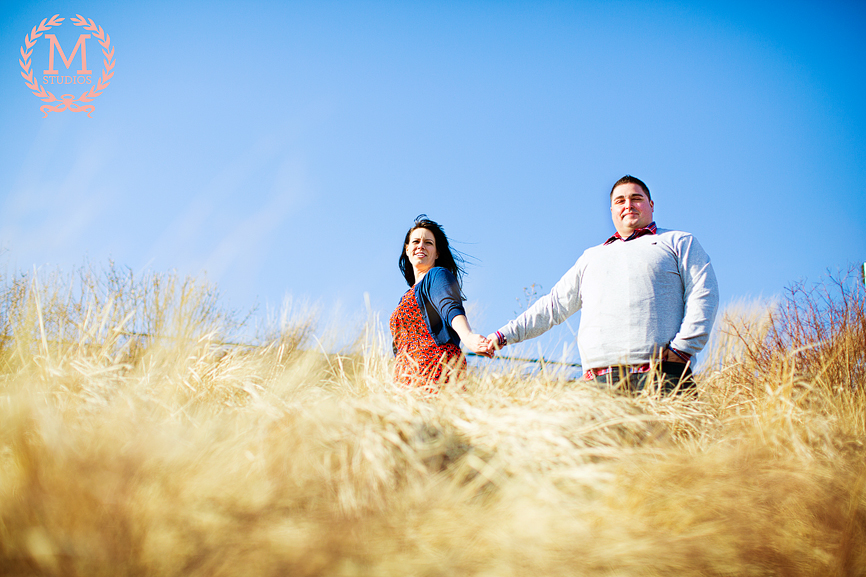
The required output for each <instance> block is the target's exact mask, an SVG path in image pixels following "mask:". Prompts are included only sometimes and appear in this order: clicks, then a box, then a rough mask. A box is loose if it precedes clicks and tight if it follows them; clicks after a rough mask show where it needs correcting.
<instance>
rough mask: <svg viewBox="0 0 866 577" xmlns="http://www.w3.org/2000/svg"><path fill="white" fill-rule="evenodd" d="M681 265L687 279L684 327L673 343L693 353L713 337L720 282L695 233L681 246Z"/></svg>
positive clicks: (679, 264)
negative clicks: (694, 235) (711, 332)
mask: <svg viewBox="0 0 866 577" xmlns="http://www.w3.org/2000/svg"><path fill="white" fill-rule="evenodd" d="M678 266H679V269H680V271H679V272H680V278H681V279H682V281H683V303H684V305H685V310H684V313H683V322H682V323H681V324H680V330H679V331H678V332H677V334H676V336H675V337H674V338H673V340H672V341H671V343H670V345H671V346H672V347H673V348H675V349H677V350H679V351H682V352H684V353H688V354H690V355H692V356H694V355H696V354H698V353H699V352H700V351H701V350H702V349H703V348H704V346H706V344H707V341H708V340H709V338H710V331H711V330H712V328H713V322H714V321H715V318H716V311H717V310H718V308H719V285H718V283H717V281H716V273H715V272H714V271H713V265H712V264H711V263H710V257H709V256H708V255H707V253H706V252H705V251H704V249H703V247H701V245H700V243H698V240H697V239H696V238H695V237H693V236H692V235H686V236H684V237H683V238H682V239H681V240H680V243H679V246H678Z"/></svg>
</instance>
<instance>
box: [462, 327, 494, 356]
mask: <svg viewBox="0 0 866 577" xmlns="http://www.w3.org/2000/svg"><path fill="white" fill-rule="evenodd" d="M460 340H462V341H463V342H464V343H465V344H466V348H468V349H469V350H470V351H472V352H473V353H476V354H479V355H484V356H485V357H491V358H492V357H493V344H492V343H491V342H490V341H489V340H487V338H485V337H484V335H479V334H475V333H472V334H469V335H466V338H463V339H460Z"/></svg>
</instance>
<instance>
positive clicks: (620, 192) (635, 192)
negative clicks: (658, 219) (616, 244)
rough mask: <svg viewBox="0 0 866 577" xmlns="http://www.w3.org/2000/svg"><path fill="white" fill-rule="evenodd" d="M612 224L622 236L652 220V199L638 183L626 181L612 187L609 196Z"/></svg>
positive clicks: (626, 235)
mask: <svg viewBox="0 0 866 577" xmlns="http://www.w3.org/2000/svg"><path fill="white" fill-rule="evenodd" d="M610 213H611V215H612V216H613V226H614V227H616V231H617V232H618V233H619V235H620V236H621V237H623V238H628V236H629V235H630V234H631V233H633V232H634V231H635V229H638V228H643V227H645V226H647V225H648V224H649V223H651V222H652V221H653V201H651V200H650V199H649V198H647V194H646V193H645V192H644V191H643V189H642V188H641V187H640V185H639V184H634V183H632V182H627V183H625V184H620V185H619V186H617V187H616V188H614V189H613V194H612V195H611V197H610Z"/></svg>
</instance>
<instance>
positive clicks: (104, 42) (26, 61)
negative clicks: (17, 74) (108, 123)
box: [18, 14, 114, 118]
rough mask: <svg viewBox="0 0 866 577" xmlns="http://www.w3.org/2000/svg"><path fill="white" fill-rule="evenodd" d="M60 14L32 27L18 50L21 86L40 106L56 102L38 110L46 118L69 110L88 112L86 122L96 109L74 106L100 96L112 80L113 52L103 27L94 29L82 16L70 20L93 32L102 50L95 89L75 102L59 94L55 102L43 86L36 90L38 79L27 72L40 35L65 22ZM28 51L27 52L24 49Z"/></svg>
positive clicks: (91, 105)
mask: <svg viewBox="0 0 866 577" xmlns="http://www.w3.org/2000/svg"><path fill="white" fill-rule="evenodd" d="M58 16H60V14H55V15H54V16H52V17H51V18H50V19H48V18H45V19H43V20H42V22H40V23H39V25H38V26H34V27H33V30H31V31H30V34H27V35H26V36H24V46H22V47H21V59H20V60H19V61H18V63H19V64H21V69H22V72H21V76H23V77H24V84H26V85H27V88H29V89H30V90H31V91H33V94H35V95H36V96H38V97H39V98H40V100H42V101H43V102H59V103H60V104H55V105H51V104H44V105H43V106H41V107H40V108H39V109H40V110H41V111H42V112H43V114H44V116H43V117H42V118H45V117H47V116H48V113H49V112H62V111H64V110H71V111H72V112H84V111H86V112H87V117H88V118H93V117H92V116H90V113H91V112H93V111H94V110H95V109H96V106H95V105H93V104H84V105H79V104H76V103H77V102H84V103H88V102H92V101H93V99H94V98H96V97H97V96H99V95H100V94H102V91H103V90H105V88H106V87H107V86H108V85H109V84H110V80H111V77H112V76H114V48H112V46H111V37H109V36H108V34H106V33H105V32H103V30H102V26H97V25H96V23H94V22H93V19H90V20H88V19H86V18H84V17H83V16H82V15H81V14H76V15H75V18H71V19H70V20H72V23H73V24H75V25H76V26H83V27H84V29H85V30H88V31H90V32H93V37H94V38H96V41H97V42H99V44H100V46H102V54H103V55H104V56H105V59H104V60H103V61H102V62H103V64H104V68H103V69H102V76H101V77H100V78H99V79H98V80H97V82H96V85H94V86H91V87H90V90H89V91H87V92H85V93H84V94H82V95H81V96H79V97H78V98H75V96H74V95H72V94H62V95H61V96H60V98H57V97H56V96H54V94H52V93H51V92H48V91H46V90H45V87H44V86H39V79H38V78H37V77H36V76H35V75H34V74H33V70H31V69H30V55H31V54H32V53H33V47H34V46H35V45H36V41H37V39H38V38H39V37H40V36H42V34H43V33H45V32H48V31H49V30H51V28H53V27H54V26H60V25H61V24H62V23H63V21H64V20H65V18H58ZM25 46H26V47H27V50H25V49H24V47H25Z"/></svg>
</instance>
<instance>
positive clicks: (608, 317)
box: [390, 175, 719, 393]
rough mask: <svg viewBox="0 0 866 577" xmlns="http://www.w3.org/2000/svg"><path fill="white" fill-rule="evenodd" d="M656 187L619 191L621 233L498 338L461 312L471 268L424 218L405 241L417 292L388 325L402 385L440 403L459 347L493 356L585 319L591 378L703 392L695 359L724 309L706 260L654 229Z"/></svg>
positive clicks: (614, 199) (460, 363)
mask: <svg viewBox="0 0 866 577" xmlns="http://www.w3.org/2000/svg"><path fill="white" fill-rule="evenodd" d="M653 209H654V204H653V201H652V198H651V197H650V192H649V188H648V187H647V186H646V184H645V183H643V182H642V181H641V180H640V179H637V178H635V177H633V176H630V175H626V176H624V177H622V178H621V179H619V180H618V181H617V182H616V183H615V184H614V185H613V188H612V189H611V192H610V210H611V217H612V219H613V224H614V228H615V229H616V232H615V233H614V234H613V235H612V236H611V237H610V238H608V239H607V240H606V241H605V242H604V243H602V244H600V245H598V246H594V247H591V248H589V249H587V250H586V251H585V252H584V253H583V254H582V255H581V256H580V258H578V259H577V262H576V263H575V265H574V266H573V267H572V268H571V269H570V270H569V271H568V272H566V273H565V275H564V276H563V277H562V278H561V279H560V280H559V282H557V283H556V285H555V286H554V287H553V289H552V290H551V291H550V293H548V294H547V295H545V296H543V297H541V298H540V299H539V300H537V301H536V302H535V303H534V304H533V305H532V306H531V307H530V308H529V309H528V310H526V311H525V312H524V313H523V314H521V315H520V316H519V317H517V318H516V319H514V320H512V321H510V322H509V323H508V324H506V325H505V326H503V327H502V328H500V329H499V330H498V331H496V332H495V333H492V334H490V335H488V336H487V337H484V336H482V335H480V334H476V333H473V332H472V329H471V328H470V326H469V321H468V320H467V318H466V311H465V310H464V308H463V304H462V303H463V294H462V286H461V278H462V275H463V272H464V271H463V268H462V266H461V265H460V263H459V262H458V260H455V257H454V254H452V251H451V248H450V246H449V243H448V237H447V236H446V235H445V232H444V231H443V230H442V227H441V226H440V225H439V224H437V223H436V222H434V221H432V220H429V219H428V218H427V217H426V215H421V216H419V217H418V218H417V219H416V220H415V223H414V225H413V226H412V228H410V229H409V231H408V232H407V233H406V238H405V239H404V241H403V250H402V252H401V253H400V261H399V264H400V272H402V273H403V276H404V278H405V279H406V282H407V283H408V284H409V287H410V289H409V290H408V291H407V292H406V294H404V295H403V297H402V298H401V300H400V304H399V305H398V306H397V309H396V310H395V311H394V312H393V313H392V315H391V318H390V327H391V335H392V337H393V346H394V354H395V356H396V363H395V373H394V376H395V380H397V381H398V382H400V383H402V384H405V385H408V386H416V387H420V388H422V389H423V390H425V391H426V392H430V393H436V392H437V391H438V390H439V387H440V386H441V385H442V384H443V383H446V382H449V381H451V380H454V379H457V378H460V377H461V376H462V375H463V374H464V373H465V371H466V359H465V358H464V356H463V355H462V353H461V351H460V343H461V342H462V343H464V344H465V346H466V347H467V348H468V349H469V350H471V351H472V352H474V353H477V354H481V355H485V356H489V357H492V356H493V355H494V353H495V351H496V350H498V349H500V348H502V347H504V346H505V345H506V344H508V343H516V342H520V341H523V340H526V339H529V338H533V337H536V336H538V335H541V334H543V333H544V332H546V331H547V330H548V329H550V328H551V327H553V326H555V325H558V324H560V323H562V322H563V321H564V320H565V319H567V318H568V317H570V316H571V315H573V314H574V313H576V312H577V311H582V313H581V321H580V328H579V330H578V338H577V340H578V350H579V351H580V357H581V361H582V363H583V367H584V368H585V369H586V370H585V373H584V379H585V380H586V381H592V382H595V383H596V384H598V385H602V386H617V387H620V388H624V389H626V390H629V391H632V392H637V391H641V390H643V389H645V388H652V387H659V388H661V389H663V390H664V391H667V392H671V391H683V390H686V389H689V388H691V387H693V386H694V380H693V378H692V373H691V368H690V366H691V359H692V357H693V356H694V355H696V354H697V353H698V352H700V350H701V349H702V348H703V347H704V346H705V345H706V343H707V340H708V338H709V334H710V330H711V329H712V325H713V321H714V320H715V314H716V310H717V308H718V303H719V296H718V284H717V282H716V277H715V273H714V272H713V267H712V265H711V264H710V259H709V256H707V254H706V252H704V250H703V248H702V247H701V245H700V244H699V243H698V241H697V239H696V238H695V237H694V236H693V235H691V234H689V233H687V232H683V231H679V230H668V229H661V228H657V227H656V224H655V221H654V220H653Z"/></svg>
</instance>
